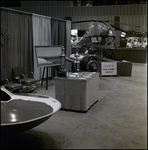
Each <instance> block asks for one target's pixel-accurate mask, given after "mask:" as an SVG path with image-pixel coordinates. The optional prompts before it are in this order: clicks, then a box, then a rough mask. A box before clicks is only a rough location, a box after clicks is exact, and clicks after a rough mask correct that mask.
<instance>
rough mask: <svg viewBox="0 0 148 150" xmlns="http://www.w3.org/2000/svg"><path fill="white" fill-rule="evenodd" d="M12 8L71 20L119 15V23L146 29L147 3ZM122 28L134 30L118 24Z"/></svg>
mask: <svg viewBox="0 0 148 150" xmlns="http://www.w3.org/2000/svg"><path fill="white" fill-rule="evenodd" d="M14 9H17V10H23V11H27V12H33V13H36V14H41V15H46V16H50V17H55V18H64V17H72V21H79V20H92V19H98V20H111V21H112V23H113V21H114V17H115V16H119V17H120V22H121V23H127V24H131V25H140V28H139V29H141V30H146V31H147V4H131V5H103V6H75V7H72V6H31V7H15V8H14ZM85 27H87V24H85V23H84V24H77V28H78V29H82V30H83V28H85ZM120 27H122V29H123V30H134V29H135V27H134V26H127V25H123V24H122V25H120Z"/></svg>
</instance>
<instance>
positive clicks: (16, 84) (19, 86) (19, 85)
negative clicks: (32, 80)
mask: <svg viewBox="0 0 148 150" xmlns="http://www.w3.org/2000/svg"><path fill="white" fill-rule="evenodd" d="M4 86H5V87H8V88H9V85H8V84H5V85H4ZM10 88H13V89H14V88H15V89H18V88H20V89H21V88H23V85H21V84H18V83H10Z"/></svg>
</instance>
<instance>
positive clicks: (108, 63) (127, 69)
mask: <svg viewBox="0 0 148 150" xmlns="http://www.w3.org/2000/svg"><path fill="white" fill-rule="evenodd" d="M131 74H132V62H130V61H126V60H123V61H116V60H112V59H107V58H102V62H101V76H131Z"/></svg>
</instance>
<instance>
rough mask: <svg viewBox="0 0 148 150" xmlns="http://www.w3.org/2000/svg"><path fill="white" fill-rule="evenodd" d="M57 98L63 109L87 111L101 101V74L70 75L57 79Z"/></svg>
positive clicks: (83, 73)
mask: <svg viewBox="0 0 148 150" xmlns="http://www.w3.org/2000/svg"><path fill="white" fill-rule="evenodd" d="M55 98H56V99H57V100H59V101H60V102H61V104H62V107H61V108H62V109H68V110H76V111H87V110H88V109H89V108H90V107H91V106H92V105H93V104H94V103H95V102H96V101H97V100H98V99H99V73H97V72H81V73H69V75H68V77H65V78H64V77H55Z"/></svg>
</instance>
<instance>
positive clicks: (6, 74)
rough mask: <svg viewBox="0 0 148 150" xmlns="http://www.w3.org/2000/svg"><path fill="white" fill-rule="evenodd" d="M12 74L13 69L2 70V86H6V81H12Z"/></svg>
mask: <svg viewBox="0 0 148 150" xmlns="http://www.w3.org/2000/svg"><path fill="white" fill-rule="evenodd" d="M10 72H11V69H1V85H3V84H5V82H6V80H5V79H8V80H9V81H12V79H11V74H10Z"/></svg>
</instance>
